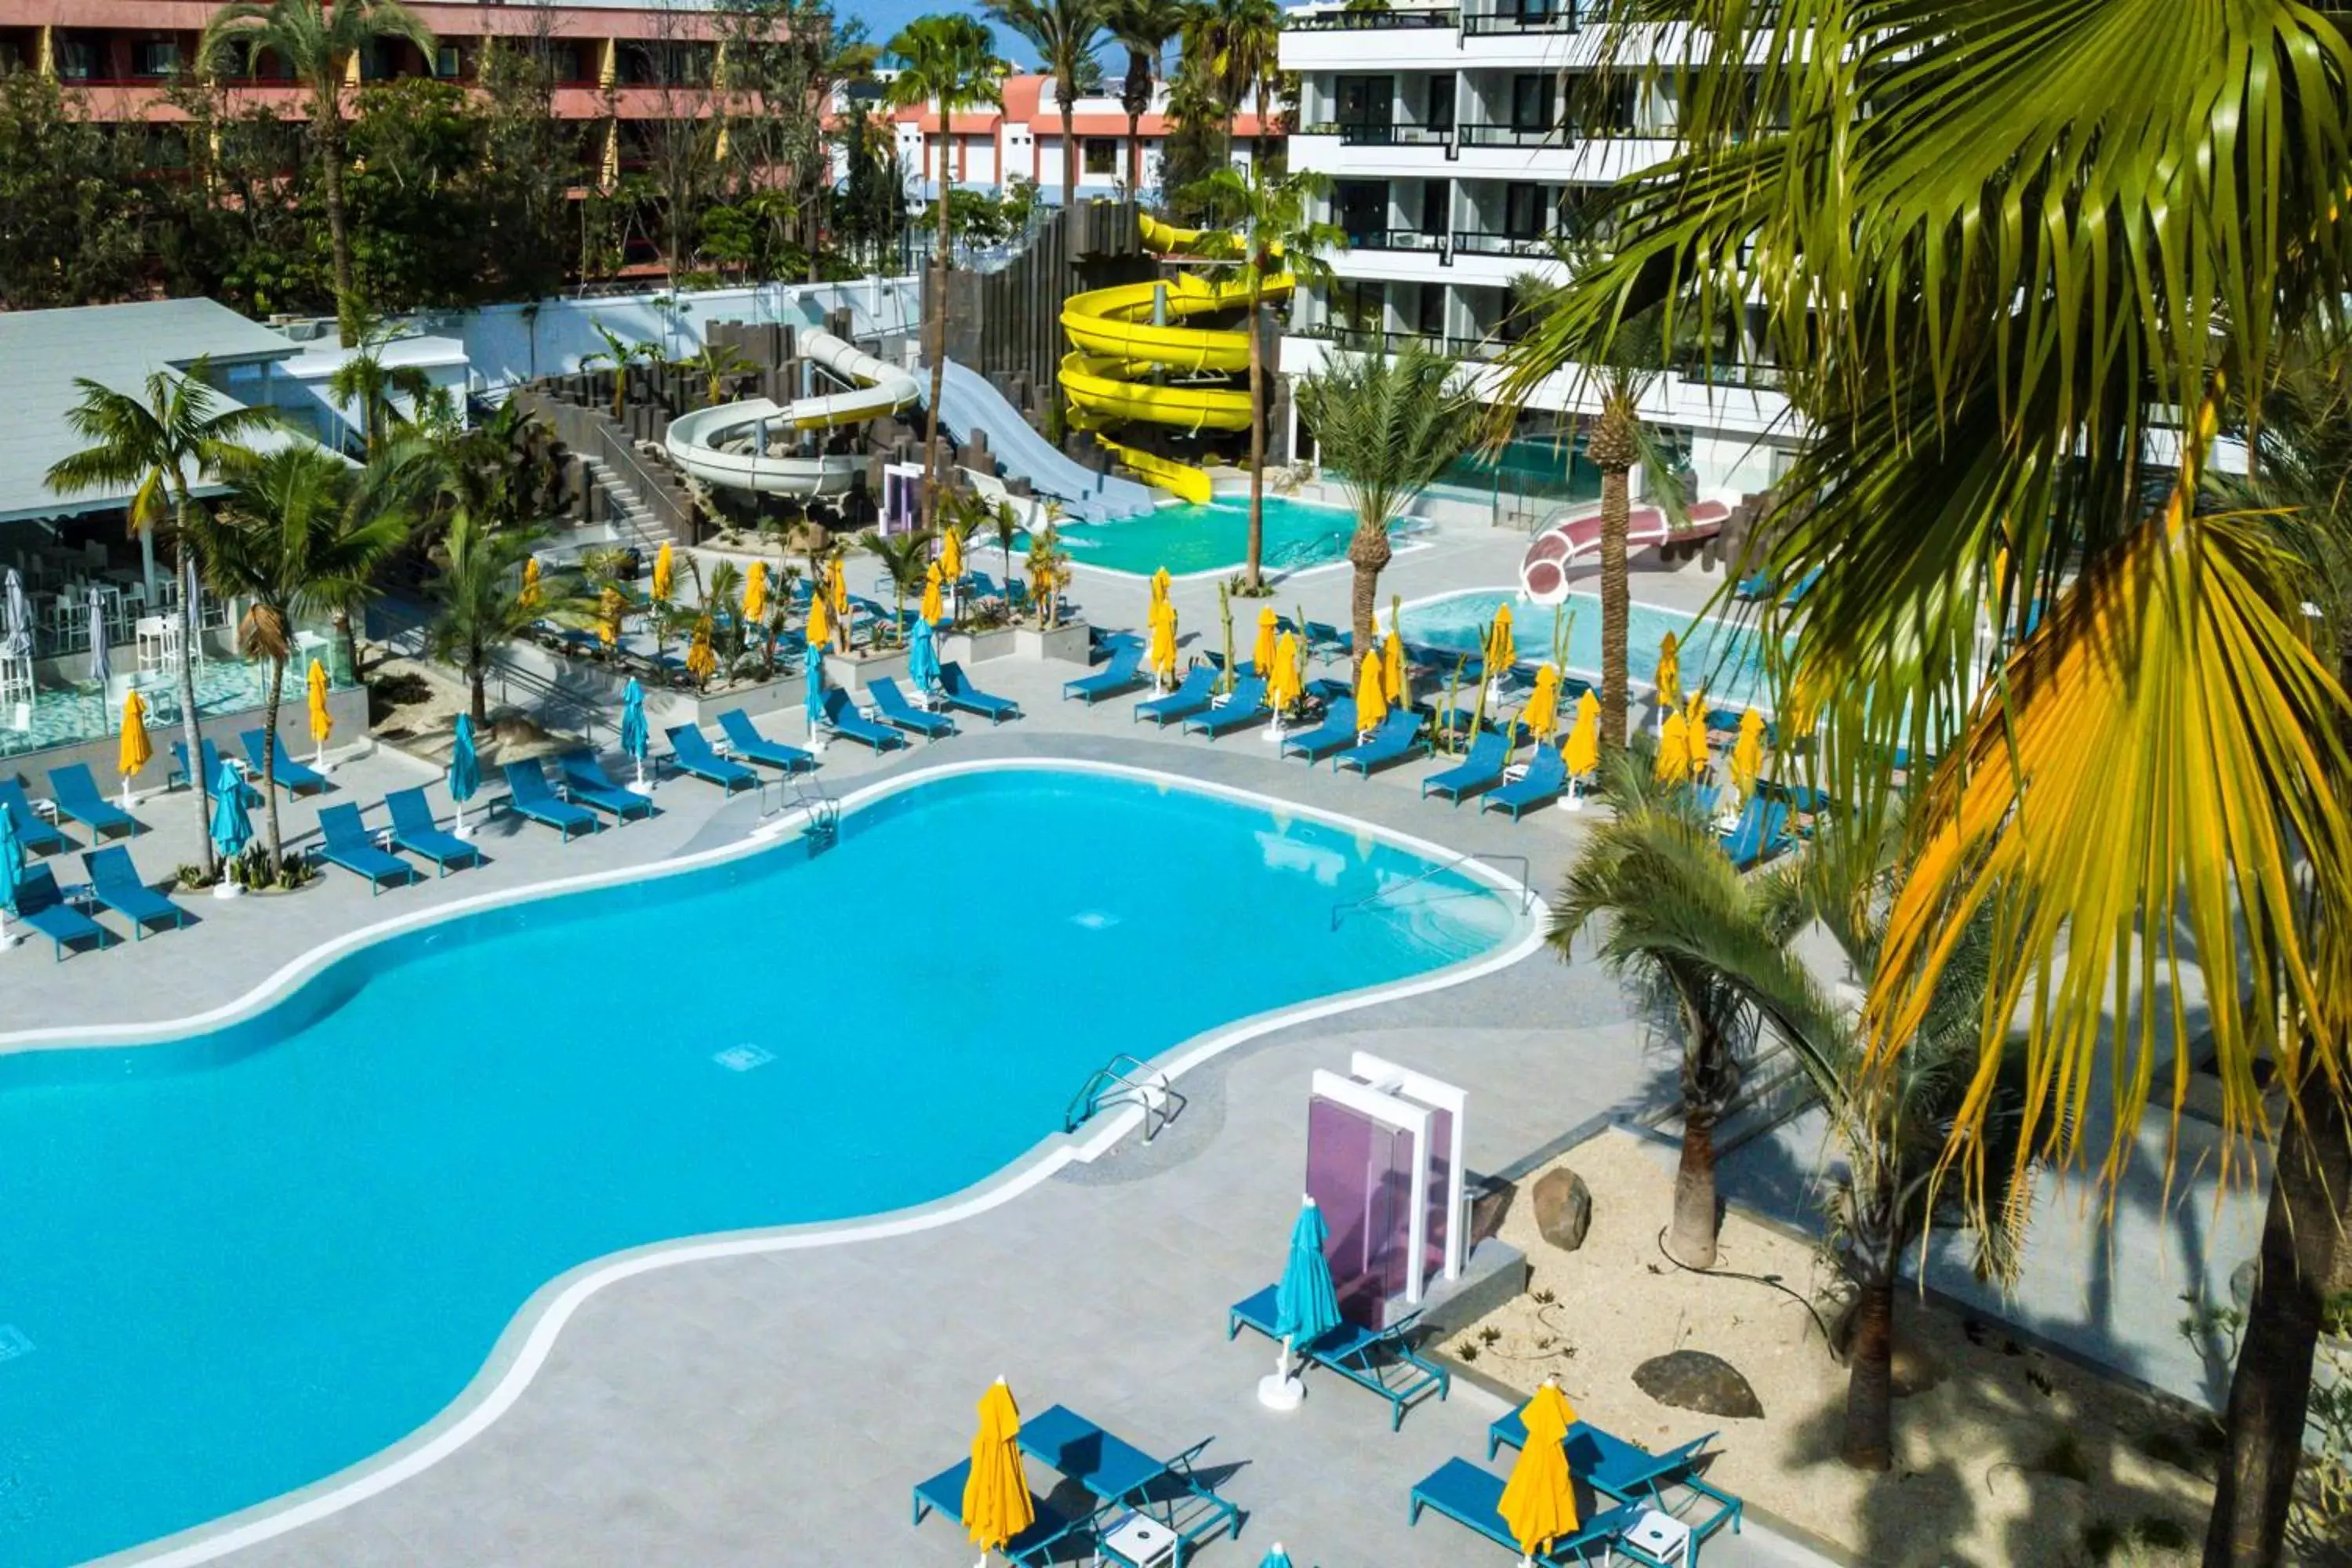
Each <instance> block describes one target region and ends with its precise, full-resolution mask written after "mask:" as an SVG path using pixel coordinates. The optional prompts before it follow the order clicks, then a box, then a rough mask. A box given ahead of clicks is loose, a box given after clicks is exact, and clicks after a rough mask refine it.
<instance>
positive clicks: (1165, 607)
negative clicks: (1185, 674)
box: [1143, 599, 1176, 681]
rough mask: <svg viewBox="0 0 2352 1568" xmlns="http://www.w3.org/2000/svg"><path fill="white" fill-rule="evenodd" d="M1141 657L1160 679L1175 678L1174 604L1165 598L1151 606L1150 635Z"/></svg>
mask: <svg viewBox="0 0 2352 1568" xmlns="http://www.w3.org/2000/svg"><path fill="white" fill-rule="evenodd" d="M1143 658H1144V663H1145V664H1147V665H1148V666H1150V669H1151V673H1152V674H1154V675H1156V676H1158V677H1159V678H1160V679H1161V680H1162V681H1168V680H1172V679H1175V678H1176V606H1175V605H1171V604H1170V603H1169V602H1168V601H1167V600H1165V599H1162V600H1161V601H1160V603H1158V604H1156V605H1152V606H1151V635H1150V637H1149V638H1148V639H1147V640H1146V642H1145V644H1144V649H1143Z"/></svg>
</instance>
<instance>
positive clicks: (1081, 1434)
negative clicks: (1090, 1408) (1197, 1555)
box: [1019, 1405, 1244, 1562]
mask: <svg viewBox="0 0 2352 1568" xmlns="http://www.w3.org/2000/svg"><path fill="white" fill-rule="evenodd" d="M1019 1440H1020V1444H1021V1451H1022V1452H1023V1453H1024V1454H1026V1455H1028V1456H1029V1457H1030V1458H1033V1459H1035V1460H1037V1461H1038V1462H1039V1463H1040V1464H1044V1465H1049V1466H1051V1467H1052V1468H1055V1469H1056V1470H1059V1471H1061V1472H1062V1474H1064V1475H1066V1476H1067V1477H1069V1478H1070V1479H1072V1480H1074V1481H1076V1482H1077V1483H1078V1485H1080V1486H1082V1487H1084V1488H1085V1489H1087V1494H1088V1495H1089V1496H1091V1497H1093V1498H1094V1499H1095V1500H1096V1502H1097V1505H1098V1506H1097V1509H1096V1510H1095V1518H1096V1520H1097V1521H1108V1520H1109V1519H1111V1518H1113V1517H1114V1516H1115V1515H1116V1514H1118V1513H1123V1512H1125V1511H1126V1510H1130V1509H1132V1510H1136V1511H1138V1512H1140V1513H1144V1514H1146V1515H1149V1516H1150V1518H1152V1519H1154V1520H1156V1521H1158V1522H1160V1524H1163V1525H1165V1526H1167V1528H1168V1529H1170V1530H1171V1531H1174V1532H1175V1535H1176V1538H1177V1541H1178V1542H1179V1545H1178V1547H1177V1549H1176V1553H1175V1555H1176V1557H1177V1559H1178V1560H1179V1561H1183V1562H1190V1561H1191V1560H1192V1546H1193V1543H1194V1542H1199V1541H1202V1540H1203V1539H1205V1538H1207V1537H1209V1536H1211V1535H1213V1534H1215V1533H1217V1532H1218V1531H1231V1532H1232V1533H1233V1534H1234V1535H1235V1536H1236V1537H1238V1536H1239V1535H1240V1534H1241V1532H1242V1523H1243V1520H1244V1515H1243V1513H1242V1510H1240V1509H1239V1508H1238V1507H1236V1506H1234V1504H1233V1503H1231V1502H1228V1501H1226V1500H1224V1499H1223V1498H1221V1497H1219V1496H1218V1495H1217V1491H1216V1489H1215V1488H1214V1487H1213V1486H1211V1485H1209V1484H1208V1482H1206V1481H1204V1480H1202V1479H1201V1478H1200V1476H1199V1475H1197V1474H1196V1473H1194V1471H1193V1468H1192V1462H1193V1461H1194V1460H1195V1459H1198V1458H1200V1457H1201V1453H1202V1450H1203V1449H1205V1448H1206V1447H1208V1446H1209V1443H1210V1441H1212V1439H1203V1440H1202V1441H1201V1442H1198V1443H1195V1444H1193V1445H1192V1447H1189V1448H1187V1449H1185V1450H1184V1451H1183V1452H1182V1453H1181V1454H1178V1455H1176V1456H1175V1457H1174V1458H1167V1459H1161V1458H1153V1457H1152V1456H1151V1455H1150V1454H1148V1453H1146V1452H1145V1451H1144V1450H1142V1449H1141V1448H1139V1447H1136V1446H1135V1445H1134V1444H1132V1443H1129V1442H1126V1441H1124V1440H1122V1439H1120V1438H1118V1437H1117V1436H1113V1435H1112V1434H1110V1433H1108V1432H1106V1431H1104V1430H1103V1429H1102V1428H1101V1427H1100V1426H1096V1425H1095V1424H1094V1423H1093V1422H1091V1421H1089V1420H1087V1418H1086V1417H1085V1416H1083V1415H1079V1414H1078V1413H1077V1412H1076V1411H1075V1410H1072V1409H1071V1408H1070V1407H1069V1406H1068V1405H1055V1406H1054V1407H1053V1408H1052V1409H1051V1410H1048V1411H1045V1413H1043V1414H1042V1415H1033V1416H1031V1417H1029V1418H1028V1419H1027V1420H1025V1421H1024V1422H1022V1423H1021V1436H1020V1439H1019Z"/></svg>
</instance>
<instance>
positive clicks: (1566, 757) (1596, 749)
mask: <svg viewBox="0 0 2352 1568" xmlns="http://www.w3.org/2000/svg"><path fill="white" fill-rule="evenodd" d="M1559 750H1560V760H1561V761H1562V762H1563V763H1567V764H1568V776H1569V777H1570V778H1572V779H1580V778H1583V777H1584V776H1585V775H1586V774H1588V773H1591V772H1592V771H1593V770H1594V769H1596V768H1598V767H1600V766H1601V699H1599V698H1598V697H1595V696H1594V695H1592V692H1591V689H1590V688H1587V689H1586V690H1585V692H1584V694H1583V695H1582V696H1580V697H1579V698H1578V699H1577V700H1576V723H1575V725H1574V726H1573V727H1572V728H1571V729H1570V731H1569V732H1568V741H1567V743H1566V744H1564V745H1563V746H1561V747H1560V749H1559Z"/></svg>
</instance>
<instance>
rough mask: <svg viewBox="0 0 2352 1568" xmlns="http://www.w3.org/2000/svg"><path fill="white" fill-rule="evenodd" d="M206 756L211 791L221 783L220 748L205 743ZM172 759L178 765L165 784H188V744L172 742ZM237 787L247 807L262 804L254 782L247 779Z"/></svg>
mask: <svg viewBox="0 0 2352 1568" xmlns="http://www.w3.org/2000/svg"><path fill="white" fill-rule="evenodd" d="M204 756H205V788H206V789H211V788H212V787H213V786H214V785H215V784H218V783H219V782H220V775H221V754H220V748H219V747H218V746H215V745H214V744H213V743H212V742H211V741H210V740H207V741H205V743H204ZM172 758H173V762H174V763H175V764H176V765H175V766H174V767H173V769H172V771H171V772H170V773H168V774H166V775H165V776H164V783H166V784H172V783H174V782H176V783H180V784H186V783H188V782H189V781H188V743H187V742H185V741H174V742H172ZM240 776H242V775H240ZM237 787H238V788H239V789H241V790H243V791H244V793H245V804H246V805H248V806H257V805H260V804H261V792H260V791H259V790H257V789H256V788H255V787H254V786H253V781H252V780H250V779H247V780H246V782H245V783H243V784H240V785H238V786H237Z"/></svg>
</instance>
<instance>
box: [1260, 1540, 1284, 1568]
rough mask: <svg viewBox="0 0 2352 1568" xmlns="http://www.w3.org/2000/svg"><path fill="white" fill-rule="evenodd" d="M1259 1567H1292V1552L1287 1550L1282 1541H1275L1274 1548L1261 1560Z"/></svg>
mask: <svg viewBox="0 0 2352 1568" xmlns="http://www.w3.org/2000/svg"><path fill="white" fill-rule="evenodd" d="M1257 1568H1290V1553H1288V1552H1285V1551H1284V1550H1283V1549H1282V1542H1279V1541H1277V1542H1275V1543H1274V1550H1273V1551H1271V1552H1267V1553H1266V1554H1265V1557H1264V1558H1262V1559H1261V1560H1260V1561H1259V1563H1258V1565H1257Z"/></svg>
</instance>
